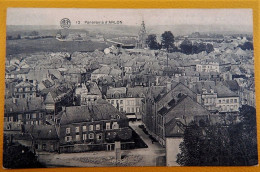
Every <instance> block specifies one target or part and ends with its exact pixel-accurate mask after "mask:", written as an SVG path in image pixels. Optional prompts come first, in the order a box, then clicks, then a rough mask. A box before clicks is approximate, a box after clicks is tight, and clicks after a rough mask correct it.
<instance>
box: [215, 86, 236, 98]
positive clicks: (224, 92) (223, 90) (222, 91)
mask: <svg viewBox="0 0 260 172" xmlns="http://www.w3.org/2000/svg"><path fill="white" fill-rule="evenodd" d="M216 92H217V94H218V98H225V97H238V95H237V94H236V93H235V92H233V91H231V90H230V89H229V88H228V87H226V86H224V85H223V84H222V83H219V84H217V85H216Z"/></svg>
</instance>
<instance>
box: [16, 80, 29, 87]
mask: <svg viewBox="0 0 260 172" xmlns="http://www.w3.org/2000/svg"><path fill="white" fill-rule="evenodd" d="M21 87H22V88H23V87H33V84H32V83H30V82H29V81H22V82H20V83H19V84H17V85H16V86H15V88H21Z"/></svg>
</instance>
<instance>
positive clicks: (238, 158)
mask: <svg viewBox="0 0 260 172" xmlns="http://www.w3.org/2000/svg"><path fill="white" fill-rule="evenodd" d="M231 117H233V115H232V114H231ZM239 117H240V122H232V121H234V119H225V120H224V121H222V122H221V124H215V125H209V124H208V123H199V124H197V123H195V122H192V123H191V124H190V125H188V126H187V127H186V129H185V132H184V137H183V142H182V143H181V144H180V146H179V147H180V150H181V153H179V154H178V155H177V163H178V164H179V165H182V166H249V165H257V164H258V152H257V135H256V134H257V133H256V110H255V108H254V107H251V106H248V105H244V106H242V109H241V112H240V115H239Z"/></svg>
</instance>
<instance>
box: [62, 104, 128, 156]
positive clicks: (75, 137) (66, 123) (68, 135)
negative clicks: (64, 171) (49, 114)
mask: <svg viewBox="0 0 260 172" xmlns="http://www.w3.org/2000/svg"><path fill="white" fill-rule="evenodd" d="M61 114H62V116H61V121H60V132H59V133H60V135H59V136H60V151H61V152H82V151H90V150H113V148H114V144H115V140H120V141H122V142H123V141H126V140H128V139H130V138H131V137H132V131H131V129H130V128H129V126H128V119H127V118H126V116H125V115H124V114H122V113H120V112H119V111H118V110H117V109H116V108H114V107H113V106H112V105H111V104H109V103H107V102H106V101H104V100H98V101H97V104H95V105H91V106H71V107H66V108H64V110H63V111H62V112H61ZM122 144H123V143H122ZM124 144H128V143H127V142H125V143H124Z"/></svg>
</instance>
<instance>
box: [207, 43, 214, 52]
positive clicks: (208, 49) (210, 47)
mask: <svg viewBox="0 0 260 172" xmlns="http://www.w3.org/2000/svg"><path fill="white" fill-rule="evenodd" d="M205 51H206V52H207V53H210V52H212V51H214V47H213V45H212V44H206V48H205Z"/></svg>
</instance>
